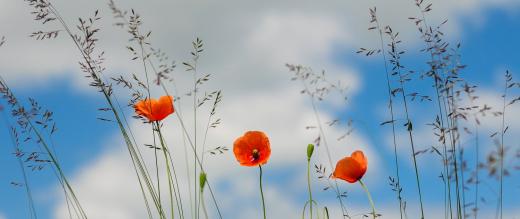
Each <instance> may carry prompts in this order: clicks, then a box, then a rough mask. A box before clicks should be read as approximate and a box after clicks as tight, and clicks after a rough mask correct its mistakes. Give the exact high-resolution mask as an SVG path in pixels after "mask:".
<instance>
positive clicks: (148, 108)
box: [134, 96, 175, 122]
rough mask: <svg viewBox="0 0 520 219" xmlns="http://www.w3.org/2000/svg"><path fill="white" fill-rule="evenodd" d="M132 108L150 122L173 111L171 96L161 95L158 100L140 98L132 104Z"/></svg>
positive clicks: (160, 118)
mask: <svg viewBox="0 0 520 219" xmlns="http://www.w3.org/2000/svg"><path fill="white" fill-rule="evenodd" d="M134 109H135V113H137V115H140V116H142V117H145V118H147V119H148V120H149V121H150V122H153V121H161V120H163V119H164V118H166V117H167V116H168V115H170V114H172V113H173V112H175V109H174V108H173V98H172V97H171V96H162V97H161V98H159V100H155V99H145V100H141V101H139V102H137V103H136V104H135V105H134Z"/></svg>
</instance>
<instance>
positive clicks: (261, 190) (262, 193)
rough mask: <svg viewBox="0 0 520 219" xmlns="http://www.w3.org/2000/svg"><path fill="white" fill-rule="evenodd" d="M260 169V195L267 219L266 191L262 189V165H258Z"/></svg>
mask: <svg viewBox="0 0 520 219" xmlns="http://www.w3.org/2000/svg"><path fill="white" fill-rule="evenodd" d="M258 168H259V169H260V195H261V196H262V209H263V211H264V219H266V216H265V201H264V191H263V189H262V165H258Z"/></svg>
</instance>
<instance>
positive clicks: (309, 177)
mask: <svg viewBox="0 0 520 219" xmlns="http://www.w3.org/2000/svg"><path fill="white" fill-rule="evenodd" d="M307 187H308V189H309V212H310V216H311V219H312V189H311V159H307Z"/></svg>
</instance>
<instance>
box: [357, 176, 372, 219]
mask: <svg viewBox="0 0 520 219" xmlns="http://www.w3.org/2000/svg"><path fill="white" fill-rule="evenodd" d="M359 184H361V187H363V189H364V190H365V192H366V193H367V197H368V201H369V202H370V205H371V206H372V216H373V218H376V207H375V205H374V201H372V196H371V195H370V192H369V191H368V188H367V186H365V184H364V183H363V181H361V179H360V180H359Z"/></svg>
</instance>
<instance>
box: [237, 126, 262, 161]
mask: <svg viewBox="0 0 520 219" xmlns="http://www.w3.org/2000/svg"><path fill="white" fill-rule="evenodd" d="M233 153H234V154H235V157H236V159H237V161H238V162H239V163H240V165H242V166H248V167H252V166H258V165H262V164H265V163H267V160H268V159H269V156H271V146H270V144H269V138H267V135H265V133H263V132H261V131H248V132H246V133H245V134H244V135H243V136H241V137H239V138H237V139H236V140H235V143H234V144H233Z"/></svg>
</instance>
